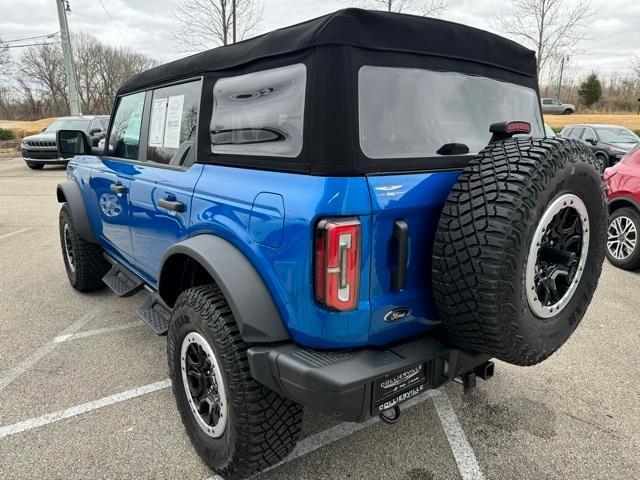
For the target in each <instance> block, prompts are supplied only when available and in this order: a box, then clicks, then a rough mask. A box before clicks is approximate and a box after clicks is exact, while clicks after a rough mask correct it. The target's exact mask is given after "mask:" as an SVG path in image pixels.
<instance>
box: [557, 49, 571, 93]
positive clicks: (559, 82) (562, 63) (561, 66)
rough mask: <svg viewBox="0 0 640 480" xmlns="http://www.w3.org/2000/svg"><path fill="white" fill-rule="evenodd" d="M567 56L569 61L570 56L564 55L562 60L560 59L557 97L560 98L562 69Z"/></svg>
mask: <svg viewBox="0 0 640 480" xmlns="http://www.w3.org/2000/svg"><path fill="white" fill-rule="evenodd" d="M565 58H566V60H567V61H569V57H565V56H564V55H563V56H562V60H561V61H560V78H559V79H558V92H557V93H556V98H557V99H558V100H560V88H562V71H563V70H564V61H565Z"/></svg>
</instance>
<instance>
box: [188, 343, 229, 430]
mask: <svg viewBox="0 0 640 480" xmlns="http://www.w3.org/2000/svg"><path fill="white" fill-rule="evenodd" d="M180 365H181V370H182V381H183V383H184V389H185V394H186V396H187V401H188V402H189V407H190V409H191V412H192V413H193V415H194V417H195V419H196V422H197V423H198V425H199V426H200V428H201V429H202V430H203V431H204V432H205V433H206V434H207V435H209V436H212V437H215V438H217V437H220V436H221V435H222V434H223V433H224V430H225V427H226V423H227V417H228V414H227V401H226V396H225V390H224V384H223V381H222V372H221V370H220V367H219V364H218V361H217V359H216V357H215V355H214V353H213V350H212V349H211V346H210V345H209V344H208V342H207V341H206V340H205V338H204V337H203V336H202V335H200V334H199V333H196V332H191V333H189V334H188V335H187V336H186V337H185V339H184V340H183V342H182V351H181V356H180Z"/></svg>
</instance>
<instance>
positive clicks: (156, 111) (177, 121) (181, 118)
mask: <svg viewBox="0 0 640 480" xmlns="http://www.w3.org/2000/svg"><path fill="white" fill-rule="evenodd" d="M201 88H202V83H201V81H200V80H197V81H194V82H188V83H181V84H179V85H171V86H168V87H162V88H157V89H155V90H154V91H153V96H152V99H151V114H150V118H149V139H148V142H147V160H148V161H151V162H156V163H162V164H165V165H175V166H179V165H184V164H185V163H187V160H188V159H190V158H192V157H193V155H194V154H195V143H196V136H197V130H198V113H199V111H200V92H201Z"/></svg>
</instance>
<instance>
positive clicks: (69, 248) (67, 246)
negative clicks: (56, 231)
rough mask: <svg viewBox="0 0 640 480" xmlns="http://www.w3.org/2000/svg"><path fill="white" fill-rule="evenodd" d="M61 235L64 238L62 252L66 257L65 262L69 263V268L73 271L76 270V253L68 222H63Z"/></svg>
mask: <svg viewBox="0 0 640 480" xmlns="http://www.w3.org/2000/svg"><path fill="white" fill-rule="evenodd" d="M62 236H63V238H64V253H65V256H66V257H67V264H68V265H69V269H70V270H71V271H72V272H74V273H75V271H76V255H75V251H74V249H73V242H72V241H71V229H70V228H69V224H68V223H65V224H64V228H63V232H62Z"/></svg>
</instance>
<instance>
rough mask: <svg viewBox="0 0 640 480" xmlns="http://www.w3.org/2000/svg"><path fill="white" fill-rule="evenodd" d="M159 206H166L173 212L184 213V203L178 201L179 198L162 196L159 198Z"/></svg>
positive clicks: (166, 208)
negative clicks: (170, 198)
mask: <svg viewBox="0 0 640 480" xmlns="http://www.w3.org/2000/svg"><path fill="white" fill-rule="evenodd" d="M158 206H159V207H160V208H164V209H165V210H170V211H172V212H178V213H184V210H185V208H184V203H182V202H178V201H177V200H168V199H166V198H161V199H160V200H158Z"/></svg>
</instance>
